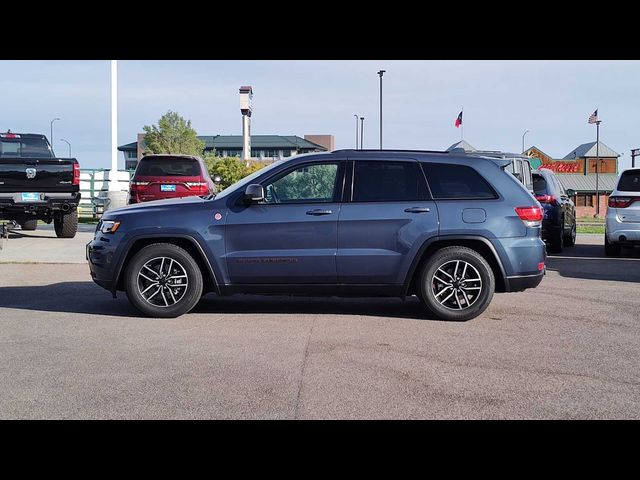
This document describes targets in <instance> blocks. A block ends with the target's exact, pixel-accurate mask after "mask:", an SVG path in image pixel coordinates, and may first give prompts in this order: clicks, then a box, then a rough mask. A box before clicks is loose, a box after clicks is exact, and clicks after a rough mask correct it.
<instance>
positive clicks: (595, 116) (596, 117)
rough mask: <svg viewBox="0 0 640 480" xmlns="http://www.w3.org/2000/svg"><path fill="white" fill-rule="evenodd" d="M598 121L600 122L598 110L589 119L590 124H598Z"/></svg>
mask: <svg viewBox="0 0 640 480" xmlns="http://www.w3.org/2000/svg"><path fill="white" fill-rule="evenodd" d="M597 121H598V109H597V108H596V111H595V112H593V113H592V114H591V116H590V117H589V123H596V122H597Z"/></svg>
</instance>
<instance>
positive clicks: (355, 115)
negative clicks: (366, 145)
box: [353, 113, 358, 150]
mask: <svg viewBox="0 0 640 480" xmlns="http://www.w3.org/2000/svg"><path fill="white" fill-rule="evenodd" d="M353 116H354V117H356V150H357V149H358V114H356V113H354V114H353Z"/></svg>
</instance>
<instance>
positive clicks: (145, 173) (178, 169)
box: [135, 157, 200, 177]
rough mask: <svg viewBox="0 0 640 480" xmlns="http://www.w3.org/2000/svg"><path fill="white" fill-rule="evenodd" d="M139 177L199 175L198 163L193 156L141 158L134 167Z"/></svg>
mask: <svg viewBox="0 0 640 480" xmlns="http://www.w3.org/2000/svg"><path fill="white" fill-rule="evenodd" d="M135 175H136V176H141V177H199V176H200V164H199V163H198V161H197V160H195V159H193V158H182V157H156V158H143V159H142V160H140V163H139V164H138V168H137V169H136V173H135Z"/></svg>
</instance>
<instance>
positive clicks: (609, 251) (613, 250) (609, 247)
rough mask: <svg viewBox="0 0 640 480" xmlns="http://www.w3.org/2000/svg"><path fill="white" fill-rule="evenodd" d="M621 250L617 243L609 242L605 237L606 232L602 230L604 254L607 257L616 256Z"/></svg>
mask: <svg viewBox="0 0 640 480" xmlns="http://www.w3.org/2000/svg"><path fill="white" fill-rule="evenodd" d="M621 251H622V247H621V246H620V244H619V243H610V242H609V239H608V238H607V232H604V254H605V255H606V256H607V257H618V256H620V253H621Z"/></svg>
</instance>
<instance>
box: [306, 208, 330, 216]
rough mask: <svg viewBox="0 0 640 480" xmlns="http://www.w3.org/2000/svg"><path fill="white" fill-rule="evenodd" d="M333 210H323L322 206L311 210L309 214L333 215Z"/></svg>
mask: <svg viewBox="0 0 640 480" xmlns="http://www.w3.org/2000/svg"><path fill="white" fill-rule="evenodd" d="M332 213H333V212H332V211H331V210H322V209H320V208H316V209H315V210H309V211H308V212H307V215H313V216H315V217H318V216H320V215H331V214H332Z"/></svg>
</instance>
